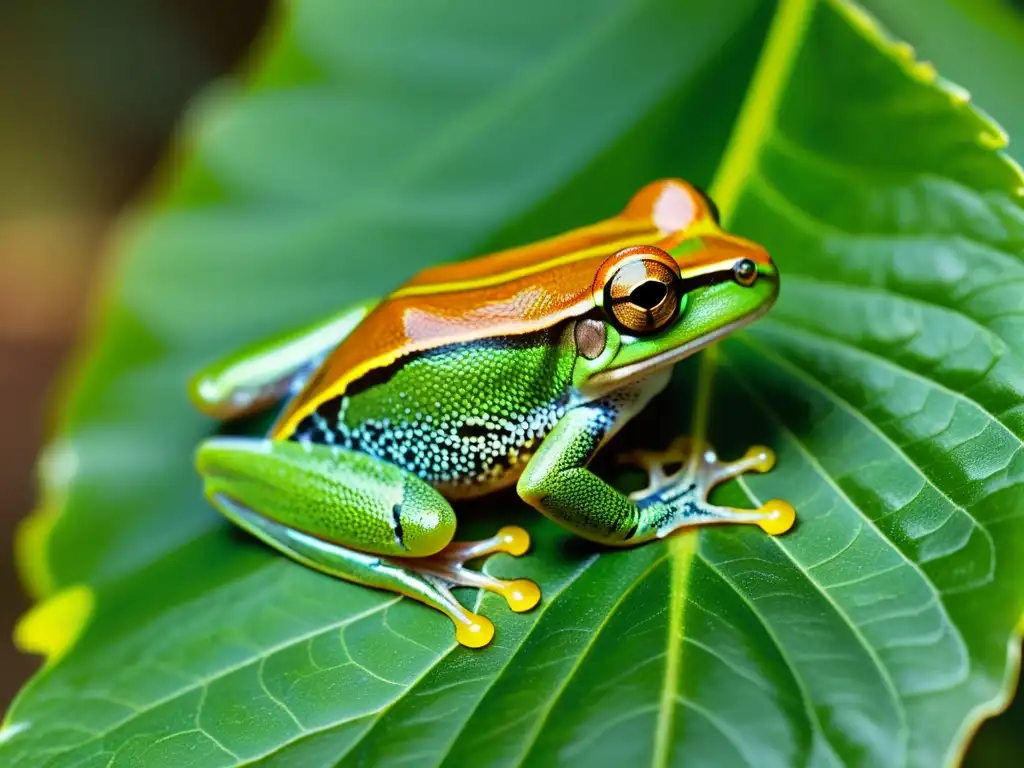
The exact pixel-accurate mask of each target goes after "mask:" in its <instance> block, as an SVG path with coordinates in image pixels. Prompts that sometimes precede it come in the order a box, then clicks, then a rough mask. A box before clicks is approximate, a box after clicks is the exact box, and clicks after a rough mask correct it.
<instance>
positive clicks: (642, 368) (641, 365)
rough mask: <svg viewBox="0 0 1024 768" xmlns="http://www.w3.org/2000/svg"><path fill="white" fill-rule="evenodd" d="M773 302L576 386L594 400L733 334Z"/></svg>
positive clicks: (761, 315)
mask: <svg viewBox="0 0 1024 768" xmlns="http://www.w3.org/2000/svg"><path fill="white" fill-rule="evenodd" d="M773 304H774V302H773V301H769V302H765V303H764V304H762V305H761V306H760V307H758V308H757V309H756V310H754V311H753V312H751V313H750V314H749V315H745V316H743V317H741V318H738V319H736V320H734V321H733V322H731V323H729V324H727V325H723V326H722V327H720V328H716V329H715V330H713V331H711V332H710V333H707V334H705V335H704V336H700V337H698V338H696V339H694V340H693V341H691V342H689V343H688V344H683V345H682V346H679V347H675V348H673V349H668V350H665V351H664V352H662V353H661V354H659V355H655V356H654V357H651V358H649V359H647V360H642V361H640V362H638V363H632V364H630V365H624V366H622V367H621V368H612V369H611V370H607V371H602V372H601V373H599V374H597V375H595V376H594V377H592V378H591V379H590V380H589V381H587V382H585V383H584V384H583V385H581V386H580V394H581V395H582V396H583V397H584V398H585V399H588V400H590V399H594V398H597V397H600V396H602V395H605V394H607V393H609V392H614V391H615V390H617V389H621V388H622V387H624V386H626V385H628V384H632V383H634V382H636V381H639V380H640V379H642V378H644V377H646V376H649V375H650V374H652V373H654V372H655V371H660V370H662V369H665V368H671V367H672V366H673V365H675V364H676V363H678V362H680V361H681V360H684V359H685V358H687V357H689V356H690V355H693V354H696V353H697V352H700V351H701V350H702V349H704V348H705V347H708V346H710V345H712V344H714V343H715V342H716V341H720V340H721V339H723V338H725V337H726V336H728V335H729V334H731V333H735V332H736V331H738V330H739V329H740V328H743V327H744V326H746V325H749V324H750V323H752V322H754V321H755V320H757V319H758V318H760V317H763V316H764V314H765V313H766V312H767V311H768V310H769V309H771V307H772V305H773Z"/></svg>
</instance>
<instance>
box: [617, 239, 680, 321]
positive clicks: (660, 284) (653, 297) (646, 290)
mask: <svg viewBox="0 0 1024 768" xmlns="http://www.w3.org/2000/svg"><path fill="white" fill-rule="evenodd" d="M627 252H628V253H627ZM620 256H626V257H627V259H626V260H625V261H624V263H623V264H622V266H620V267H619V268H618V269H616V270H615V271H614V272H613V273H612V275H611V278H609V280H608V282H607V283H606V284H605V301H604V306H605V311H606V312H608V314H609V316H610V317H611V319H612V321H613V322H614V323H615V324H616V325H617V326H619V327H620V328H621V329H622V330H624V331H626V332H627V333H632V334H638V335H643V334H648V333H654V332H656V331H659V330H661V329H662V328H664V327H665V326H666V325H668V324H669V323H670V322H672V320H674V319H675V317H676V315H677V314H678V312H679V275H678V274H677V273H676V271H675V270H674V269H673V268H672V267H671V266H669V265H670V264H674V261H673V259H672V257H671V256H669V255H668V254H667V253H665V252H664V251H662V250H661V249H659V248H654V247H652V246H644V247H641V248H629V249H626V250H625V251H620V252H619V253H618V254H616V256H614V257H612V258H617V257H620ZM629 257H632V258H629Z"/></svg>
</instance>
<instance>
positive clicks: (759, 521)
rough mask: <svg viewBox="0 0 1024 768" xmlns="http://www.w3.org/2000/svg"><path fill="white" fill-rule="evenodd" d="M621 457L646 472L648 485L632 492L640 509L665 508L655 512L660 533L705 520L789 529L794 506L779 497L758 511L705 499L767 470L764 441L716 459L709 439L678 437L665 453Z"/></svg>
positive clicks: (771, 460)
mask: <svg viewBox="0 0 1024 768" xmlns="http://www.w3.org/2000/svg"><path fill="white" fill-rule="evenodd" d="M619 458H620V461H622V462H623V463H625V464H630V465H633V466H637V467H640V468H641V469H644V470H646V471H647V475H648V485H647V487H646V488H644V489H643V490H640V491H636V492H634V493H632V494H630V498H631V499H633V500H634V501H635V502H637V504H638V505H639V506H640V507H641V508H644V507H652V506H655V505H656V506H658V507H659V508H663V509H664V510H665V512H664V514H663V515H659V517H661V519H660V520H659V522H658V536H659V537H662V536H667V535H668V534H670V533H672V532H673V531H676V530H678V529H679V528H682V527H685V526H691V525H701V524H706V523H748V524H753V525H758V526H760V527H761V529H762V530H764V531H765V532H766V533H770V534H772V535H778V534H781V533H785V532H786V531H788V530H789V529H790V528H792V527H793V523H794V522H795V521H796V512H795V511H794V509H793V507H792V505H791V504H789V503H788V502H785V501H781V500H780V499H772V500H771V501H767V502H765V503H764V504H762V505H761V507H760V508H758V509H738V508H736V507H722V506H717V505H714V504H710V503H708V495H709V494H710V493H711V490H712V489H713V488H714V487H715V486H716V485H719V484H720V483H723V482H725V481H726V480H731V479H732V478H734V477H738V476H740V475H742V474H745V473H747V472H767V471H769V470H770V469H771V468H772V467H774V466H775V453H774V451H772V450H771V449H770V448H766V447H765V446H763V445H755V446H752V447H751V448H749V449H748V450H747V452H746V453H745V454H744V455H743V456H742V457H741V458H739V459H737V460H735V461H720V460H719V458H718V454H716V453H715V451H714V449H713V448H712V447H711V446H710V445H708V444H707V443H701V442H699V441H697V440H694V439H693V438H690V437H679V438H676V439H675V440H674V441H673V442H672V444H671V445H670V446H669V447H668V448H667V449H666V450H665V451H634V452H632V453H627V454H623V455H622V456H620V457H619ZM676 467H678V469H674V468H676Z"/></svg>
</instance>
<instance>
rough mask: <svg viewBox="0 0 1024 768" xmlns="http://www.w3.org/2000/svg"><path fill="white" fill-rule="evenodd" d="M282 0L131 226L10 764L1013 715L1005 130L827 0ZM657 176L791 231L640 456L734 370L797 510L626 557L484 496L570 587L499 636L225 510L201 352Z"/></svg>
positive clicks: (746, 491)
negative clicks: (768, 526) (208, 487)
mask: <svg viewBox="0 0 1024 768" xmlns="http://www.w3.org/2000/svg"><path fill="white" fill-rule="evenodd" d="M399 6H400V7H399ZM288 8H289V12H288V14H287V15H286V16H285V17H284V18H283V20H282V23H281V24H280V25H279V27H278V28H277V30H276V32H275V34H274V35H273V36H272V37H271V38H270V39H268V42H267V55H266V58H265V59H264V60H263V61H262V63H261V64H260V65H259V66H258V67H257V68H256V70H255V71H254V73H253V74H252V75H251V77H250V78H249V82H248V84H247V85H246V86H244V87H241V88H238V87H231V86H228V85H224V86H223V87H222V88H221V90H219V91H217V92H214V93H211V94H209V96H208V98H207V99H206V100H205V102H204V103H201V104H199V105H197V107H196V108H195V109H194V110H193V113H192V122H191V123H190V132H189V136H188V140H187V141H186V142H185V143H186V144H187V148H188V150H189V153H188V157H189V159H188V162H187V163H186V164H185V165H184V167H183V168H182V169H181V173H180V177H179V178H177V179H176V180H175V182H174V183H173V185H172V186H171V188H170V189H169V191H168V192H167V193H166V194H165V196H164V201H163V202H162V203H161V204H160V205H159V206H157V207H156V208H155V209H154V210H152V211H149V212H147V213H146V214H145V215H143V216H141V217H140V218H139V219H138V220H137V221H136V222H134V224H133V225H132V226H131V227H130V228H128V229H127V230H126V232H125V234H124V242H123V243H122V248H121V254H122V259H121V261H120V263H119V264H120V268H119V270H118V272H119V274H118V279H117V283H116V286H115V290H114V291H113V294H112V297H111V301H110V304H109V306H108V308H107V312H106V313H105V316H104V322H103V323H102V328H101V331H102V333H101V336H100V338H99V340H98V342H97V344H96V346H95V347H94V348H93V350H92V351H91V353H90V354H89V356H88V359H87V361H86V364H85V366H84V368H85V369H84V374H83V376H82V378H81V380H80V381H79V382H78V385H77V387H76V389H75V390H74V392H73V393H72V395H71V399H70V402H69V404H68V405H67V410H66V414H65V428H64V434H63V437H62V439H61V442H60V443H59V444H57V445H55V447H54V449H53V451H52V452H51V454H50V456H49V457H48V461H47V463H46V480H47V486H46V491H47V502H48V505H47V508H48V510H49V511H48V512H47V513H46V514H45V515H44V516H43V517H40V518H37V519H36V521H35V523H34V524H33V525H32V528H31V530H30V534H29V535H28V536H26V537H25V540H26V542H27V545H26V549H25V552H24V553H23V554H24V557H25V561H26V569H27V572H28V575H29V576H30V577H31V580H32V582H33V584H34V585H35V587H36V588H37V589H38V590H40V591H42V592H45V593H52V594H55V596H54V597H52V598H51V600H50V601H49V602H47V603H44V604H43V606H42V607H41V608H40V609H39V611H38V612H37V614H36V615H35V616H34V617H33V618H32V619H31V620H30V621H29V622H27V624H26V628H25V632H24V635H25V639H26V642H28V643H30V644H31V643H36V644H37V645H39V646H40V647H47V648H48V650H49V651H50V652H51V654H52V656H51V663H50V664H49V665H48V667H47V669H46V670H45V671H44V672H43V673H42V674H40V675H39V676H38V677H37V678H36V679H35V680H34V681H33V682H32V683H31V684H30V685H29V686H28V687H27V689H26V690H25V691H24V692H23V694H22V695H21V696H20V697H19V699H18V700H17V701H16V702H15V704H14V706H13V707H12V709H11V711H10V712H9V713H8V716H7V719H6V721H5V727H4V729H3V731H0V764H4V765H8V764H10V765H25V766H39V765H105V766H122V765H146V766H162V765H168V766H178V765H184V764H187V765H238V764H255V763H259V764H266V765H273V766H284V765H296V766H326V765H336V764H372V765H377V764H391V763H398V762H408V763H413V764H416V765H424V764H426V765H435V764H440V763H445V764H448V765H461V764H465V763H467V762H469V761H470V760H472V761H474V762H477V763H482V764H490V763H495V764H508V763H520V762H525V761H529V762H530V763H534V762H540V763H543V762H545V761H549V762H550V761H554V760H556V759H557V760H559V761H560V762H562V763H565V764H578V763H587V762H591V763H600V764H631V763H632V762H635V761H638V760H642V761H646V762H652V763H656V764H659V765H663V764H669V763H672V764H679V763H682V762H683V761H686V762H687V764H691V763H692V764H708V765H716V766H718V765H732V764H756V765H759V766H761V765H780V766H787V765H799V764H812V765H839V764H851V765H853V764H863V765H872V766H875V765H907V764H910V765H921V766H934V765H940V764H942V763H943V762H947V761H949V760H951V759H954V758H955V756H956V755H957V753H958V750H960V749H961V748H962V746H963V743H964V740H965V739H966V737H967V735H968V733H969V732H970V730H971V728H972V727H974V726H975V725H976V724H977V723H978V722H979V720H980V718H982V717H983V716H984V715H985V714H987V713H990V712H992V711H994V710H996V709H998V708H999V707H1000V706H1001V705H1003V704H1004V703H1005V700H1006V697H1007V695H1008V693H1007V692H1008V690H1009V688H1010V687H1011V685H1012V683H1013V680H1014V678H1015V676H1016V658H1015V650H1014V649H1015V648H1016V644H1015V638H1014V636H1013V630H1014V626H1015V624H1016V622H1017V620H1018V618H1019V617H1020V616H1021V614H1022V609H1024V558H1022V555H1024V520H1022V514H1024V451H1022V450H1021V437H1022V435H1024V291H1022V290H1021V286H1022V284H1024V208H1022V205H1021V194H1022V191H1021V187H1022V178H1021V175H1020V173H1019V172H1018V170H1017V169H1016V168H1015V167H1014V166H1013V165H1012V164H1011V163H1010V162H1009V161H1007V160H1006V159H1005V158H1004V157H1003V156H1001V155H1000V154H999V153H998V152H997V151H995V150H996V149H998V147H999V146H1000V144H1001V137H1000V135H999V134H998V132H997V131H996V129H995V128H994V127H993V126H992V125H991V124H990V123H989V122H988V121H987V120H985V119H984V118H982V117H980V116H979V115H978V114H977V113H976V112H974V111H973V110H972V109H971V108H970V107H969V106H967V105H966V104H965V103H964V102H963V100H962V99H960V98H959V97H958V95H957V93H956V92H955V91H954V90H951V89H949V88H947V87H946V86H945V85H944V84H942V83H941V82H937V81H936V80H935V77H934V75H933V73H932V72H931V71H930V70H929V69H927V68H924V67H919V66H917V65H916V64H915V63H914V62H913V61H912V60H911V59H910V58H909V56H907V55H906V53H905V52H904V51H903V49H901V48H899V47H898V46H894V45H892V44H890V43H888V42H887V41H886V40H884V39H883V38H882V36H881V33H879V32H878V31H877V30H876V29H875V28H874V27H873V26H872V25H871V24H870V22H869V21H867V20H866V19H864V18H863V17H861V16H860V15H859V14H858V13H857V12H856V11H855V10H854V9H852V8H851V7H849V6H848V5H846V4H845V3H843V2H840V0H831V1H828V2H826V1H824V0H822V1H820V2H815V1H814V0H783V1H782V2H781V4H780V5H779V7H778V8H777V9H775V8H772V7H768V6H766V5H763V4H761V3H757V2H755V0H719V2H717V3H713V4H709V3H704V2H680V1H679V0H674V1H671V2H670V1H669V0H665V2H660V1H659V0H646V1H645V2H634V3H621V2H617V1H615V0H606V1H604V2H594V3H591V4H589V5H588V6H587V8H586V12H585V13H581V6H580V5H579V4H572V3H553V2H542V1H541V0H536V1H535V2H533V1H531V2H526V1H525V0H523V1H522V2H519V3H504V4H492V3H472V2H469V1H468V0H450V1H449V2H445V3H422V2H418V1H417V0H408V2H405V3H401V4H399V3H375V2H371V1H370V0H366V1H365V2H361V3H357V2H352V1H350V2H344V3H342V2H333V3H331V2H327V0H319V1H314V0H305V1H304V2H297V3H293V4H290V5H289V6H288ZM755 64H756V67H755ZM730 137H731V138H730ZM668 175H683V176H686V177H689V178H692V179H694V180H695V181H697V182H698V183H703V184H710V185H711V187H712V190H713V192H714V193H715V194H716V196H717V197H718V200H719V203H720V204H721V205H722V207H723V209H724V211H725V215H726V219H727V222H728V225H729V227H730V228H731V229H733V230H735V231H738V232H740V233H742V234H745V235H747V236H750V237H753V238H755V239H758V240H760V241H762V242H764V243H765V244H766V245H767V246H768V247H769V248H770V249H771V250H772V252H773V254H774V255H775V257H776V259H777V261H778V263H779V265H780V268H781V270H782V273H783V292H782V298H781V299H780V302H779V304H778V306H777V307H776V308H775V309H774V310H773V311H772V313H771V314H770V315H769V316H768V318H766V319H765V320H762V321H760V322H759V324H758V325H757V326H755V327H754V328H753V329H752V330H750V331H749V332H746V333H743V334H741V335H740V336H738V337H736V338H735V339H734V340H731V341H728V342H726V343H724V344H722V345H720V346H719V348H718V349H717V350H716V352H715V353H714V354H711V355H706V356H705V357H704V359H703V363H702V364H701V365H700V368H699V370H698V367H697V366H696V365H686V366H681V367H680V371H679V375H678V376H677V380H676V381H675V383H674V385H673V387H672V388H671V389H670V391H669V393H667V394H666V396H665V397H664V398H663V399H662V400H661V401H660V402H659V406H658V409H657V411H658V412H657V414H655V415H647V416H646V417H645V418H643V419H642V420H641V421H640V423H638V424H636V425H634V426H633V428H632V429H630V430H628V432H627V433H626V434H624V435H623V439H622V440H623V443H626V442H631V443H636V442H638V441H642V442H644V443H646V444H653V445H660V444H664V443H666V442H667V441H668V440H669V438H670V437H671V436H672V435H673V434H674V433H676V432H679V431H682V430H684V429H686V428H687V426H688V422H689V421H690V410H691V403H693V401H694V397H695V396H696V397H697V399H698V400H699V401H700V402H701V403H705V402H706V401H707V400H708V399H710V402H711V409H710V413H707V412H705V410H704V409H703V408H699V409H698V417H699V418H700V419H703V418H704V417H709V419H710V424H711V435H712V439H713V440H714V442H715V443H716V444H717V445H718V446H719V448H720V449H721V452H722V453H723V454H731V453H735V452H737V451H739V450H740V449H741V448H742V447H743V446H745V445H746V444H749V443H751V442H755V441H756V442H767V443H769V444H771V445H773V446H775V447H776V448H777V450H778V453H779V465H778V467H777V469H776V470H774V471H773V472H772V473H770V474H768V475H764V476H759V477H756V478H751V479H749V480H746V481H744V482H742V483H737V484H733V485H732V486H730V487H729V488H727V489H725V491H724V492H723V498H726V499H728V498H730V496H731V498H732V501H735V502H737V503H743V504H752V503H754V502H755V501H756V500H758V499H762V498H769V497H773V496H780V497H785V498H788V499H789V500H791V501H792V502H793V503H794V504H795V505H796V507H797V509H798V511H799V515H800V522H799V525H798V527H797V529H796V530H795V531H793V532H792V533H790V534H787V535H786V536H784V537H780V538H769V537H766V536H764V535H762V534H760V533H759V532H758V531H756V530H748V529H743V530H739V529H718V530H713V531H712V530H709V531H705V532H702V533H700V534H699V535H694V536H681V537H676V538H673V539H671V540H670V541H668V542H664V543H661V544H657V545H650V546H646V547H642V548H639V549H637V550H634V551H629V552H599V551H597V550H595V549H593V548H591V547H588V546H584V545H582V544H580V543H579V542H576V541H573V540H571V539H570V537H568V536H567V535H565V534H563V533H562V532H561V531H560V530H559V529H557V528H556V527H555V526H553V525H551V524H548V523H546V522H544V521H542V520H541V519H540V518H539V516H537V515H535V514H533V513H531V512H530V511H528V510H524V506H523V505H522V504H521V503H519V502H518V501H517V500H516V499H515V498H514V496H512V495H511V494H508V495H504V496H502V497H500V498H499V499H497V500H495V499H491V500H487V501H485V502H481V503H479V504H475V505H461V506H460V507H459V514H460V519H462V520H465V521H473V525H480V526H483V527H484V528H485V529H493V527H494V526H495V525H497V524H498V523H499V522H507V521H509V520H511V519H517V520H519V521H520V522H522V523H524V524H526V525H527V526H528V527H529V528H530V529H531V531H532V532H533V534H534V536H535V539H536V542H537V547H536V549H535V551H534V552H532V553H531V554H530V555H529V556H528V557H526V558H524V559H522V560H519V561H514V560H511V559H509V558H505V559H504V560H500V561H496V562H495V564H494V569H495V570H496V571H498V572H501V573H507V574H512V573H518V574H523V575H529V576H531V577H532V578H535V579H536V580H537V581H538V582H539V583H540V584H541V585H542V587H543V590H544V594H545V598H544V601H543V603H542V604H541V606H540V607H539V608H538V609H536V610H535V611H534V612H532V613H530V614H526V615H512V614H510V613H509V612H508V611H507V609H505V608H504V607H503V605H502V603H501V601H500V600H496V599H492V598H489V597H488V598H484V600H483V609H484V611H485V612H487V613H488V614H489V615H491V616H492V617H494V618H495V623H496V625H497V630H498V636H497V639H496V642H495V644H494V645H493V646H492V647H490V648H488V649H486V650H484V651H475V652H474V651H469V650H466V649H463V648H461V647H457V646H455V644H454V642H453V638H452V632H451V627H450V625H449V624H448V623H447V620H445V619H444V618H443V617H441V616H439V615H437V614H435V613H432V612H431V611H429V610H428V609H426V608H423V607H422V606H419V605H417V604H414V603H412V602H411V601H408V600H398V599H395V598H394V597H392V596H390V595H387V594H382V593H379V592H374V591H371V590H368V589H364V588H360V587H357V586H353V585H349V584H345V583H341V582H337V581H333V580H331V579H328V578H326V577H323V576H321V575H319V574H316V573H313V572H311V571H308V570H306V569H303V568H301V567H299V566H297V565H295V564H293V563H291V562H290V561H287V560H285V559H283V558H281V557H278V556H276V555H274V554H272V553H270V552H268V551H267V550H265V548H263V547H261V546H259V545H257V544H255V543H253V542H252V541H251V540H250V539H249V538H247V537H245V536H244V535H241V534H239V533H237V532H234V531H232V530H230V529H229V528H228V527H227V525H226V524H224V523H223V522H222V521H221V520H220V519H219V518H218V517H217V515H216V514H215V513H214V512H213V511H212V510H210V509H209V508H208V507H207V506H206V505H205V504H204V503H203V502H202V499H201V494H200V487H199V483H198V480H197V479H196V478H195V477H194V474H193V471H192V469H191V465H190V455H191V451H192V447H193V446H194V444H195V443H196V442H197V441H198V440H199V439H200V438H201V436H202V435H203V434H206V433H207V432H209V431H210V430H211V429H212V425H210V424H209V423H208V422H206V421H204V420H203V419H201V418H199V417H197V416H195V415H193V414H192V413H191V412H190V411H189V409H188V406H187V403H186V401H185V398H184V395H183V383H184V381H185V379H186V377H187V375H188V373H189V372H190V371H192V370H194V369H195V368H196V367H197V366H198V365H199V364H200V363H201V362H203V361H205V360H207V359H209V358H211V357H214V356H216V355H217V354H218V353H220V352H223V351H224V350H225V349H229V348H230V347H231V346H232V345H234V344H237V343H239V342H240V341H242V340H249V339H251V338H253V337H255V336H257V335H258V334H260V333H264V332H268V331H272V330H277V329H280V328H283V327H286V326H288V325H291V324H294V323H296V322H299V321H303V320H308V319H311V318H312V317H314V316H316V315H317V314H319V313H322V312H325V311H327V310H329V309H331V308H333V307H336V306H337V305H339V304H341V303H343V302H345V301H348V300H351V299H353V298H358V297H362V296H365V295H370V294H375V293H379V292H382V291H385V290H387V288H389V287H390V286H393V285H394V284H396V283H398V282H400V281H401V280H402V279H403V278H405V277H406V276H408V275H409V274H411V273H412V272H413V271H414V270H415V269H417V268H419V267H421V266H424V265H426V264H431V263H435V262H437V261H440V260H446V259H451V258H458V257H465V256H468V255H471V254H473V253H476V252H481V251H484V250H487V249H489V248H491V247H497V246H501V245H507V244H511V243H516V242H523V241H525V240H528V239H530V238H532V237H535V236H539V235H544V234H551V233H554V232H557V231H559V230H561V229H563V228H566V227H568V226H572V225H575V224H579V223H582V222H585V221H588V220H592V219H595V218H597V217H600V216H603V215H607V214H609V213H612V212H614V211H615V210H616V209H617V208H618V207H619V206H621V204H622V203H623V201H624V200H625V199H626V198H627V197H628V196H629V194H630V192H632V191H633V189H634V188H636V187H637V186H639V185H640V184H642V183H644V182H646V181H649V180H651V179H653V178H657V177H662V176H668ZM698 374H699V375H698ZM708 395H710V398H708V397H707V396H708ZM51 526H52V530H51V531H49V534H48V535H45V534H46V533H47V531H46V528H47V527H51ZM36 550H41V551H42V554H43V558H42V560H40V559H39V558H40V554H41V552H40V551H36ZM76 585H78V586H76ZM467 597H469V598H470V599H471V598H472V596H467ZM90 605H92V611H91V613H90V614H89V615H88V618H87V620H86V623H85V627H84V630H83V631H82V633H81V634H80V636H79V637H77V639H75V638H73V637H69V638H67V641H68V642H71V645H70V647H65V646H66V643H63V642H61V638H60V637H58V636H57V635H58V634H59V633H58V632H53V631H51V632H50V634H49V636H47V634H46V632H45V631H44V630H45V629H46V627H47V626H48V625H49V626H51V629H52V628H53V627H57V628H59V629H62V630H63V631H64V632H65V634H67V633H69V632H70V629H74V628H73V627H70V629H69V623H70V622H71V619H72V618H73V616H74V614H76V613H77V614H78V615H79V616H84V614H85V613H86V612H87V609H88V608H89V606H90ZM70 634H72V635H73V634H74V633H73V632H70ZM72 641H73V642H72Z"/></svg>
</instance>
